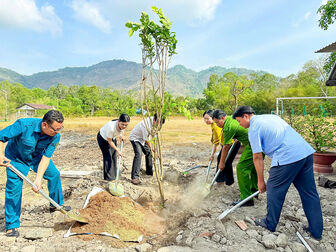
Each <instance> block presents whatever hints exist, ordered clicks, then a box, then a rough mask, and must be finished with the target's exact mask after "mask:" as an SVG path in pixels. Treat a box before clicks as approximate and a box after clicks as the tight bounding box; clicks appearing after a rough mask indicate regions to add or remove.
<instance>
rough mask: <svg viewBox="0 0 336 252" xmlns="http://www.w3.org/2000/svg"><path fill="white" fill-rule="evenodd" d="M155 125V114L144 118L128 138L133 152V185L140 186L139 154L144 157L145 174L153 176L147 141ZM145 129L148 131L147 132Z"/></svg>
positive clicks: (156, 121) (156, 119)
mask: <svg viewBox="0 0 336 252" xmlns="http://www.w3.org/2000/svg"><path fill="white" fill-rule="evenodd" d="M164 122H165V119H162V124H164ZM156 123H158V118H157V115H156V114H155V115H154V116H153V117H150V118H146V119H145V120H142V121H141V122H139V123H138V124H137V125H135V127H134V128H133V129H132V131H131V134H130V136H129V138H130V141H131V144H132V146H133V150H134V159H133V165H132V173H131V179H132V180H131V182H132V183H133V184H134V185H139V184H141V181H140V167H141V152H143V153H144V154H145V157H146V174H147V175H150V176H153V160H152V154H151V150H150V144H149V142H148V139H149V136H150V131H151V130H152V127H153V125H154V124H156ZM146 125H147V127H146ZM147 128H148V130H149V131H148V130H147Z"/></svg>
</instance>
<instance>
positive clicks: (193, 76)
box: [0, 60, 265, 97]
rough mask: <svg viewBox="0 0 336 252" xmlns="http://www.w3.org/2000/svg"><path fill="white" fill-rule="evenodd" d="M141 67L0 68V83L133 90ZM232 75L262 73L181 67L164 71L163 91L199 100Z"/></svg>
mask: <svg viewBox="0 0 336 252" xmlns="http://www.w3.org/2000/svg"><path fill="white" fill-rule="evenodd" d="M141 71H142V65H141V64H139V63H135V62H131V61H126V60H108V61H103V62H100V63H98V64H96V65H92V66H89V67H65V68H62V69H59V70H57V71H49V72H39V73H35V74H32V75H21V74H19V73H17V72H15V71H13V70H10V69H6V68H0V81H2V80H8V81H9V82H12V83H14V82H17V83H20V84H22V85H24V86H25V87H28V88H34V87H39V88H42V89H48V88H50V87H51V86H55V85H57V84H58V83H62V84H63V85H66V86H71V85H83V84H85V85H87V86H91V85H97V86H102V87H105V88H106V87H110V88H114V89H127V90H131V89H137V88H138V85H139V81H140V78H141ZM228 72H234V73H236V74H237V75H248V74H251V73H257V74H264V73H265V72H263V71H254V70H250V69H246V68H225V67H220V66H215V67H209V68H207V69H205V70H202V71H199V72H196V71H194V70H192V69H188V68H186V67H185V66H183V65H176V66H173V67H171V68H169V69H168V72H167V85H166V90H167V91H168V92H169V93H171V94H172V95H174V96H179V95H183V96H187V95H188V96H191V97H199V96H200V95H201V94H202V91H203V89H204V88H206V86H207V83H208V81H209V77H210V75H212V74H218V75H220V76H222V75H223V74H225V73H228Z"/></svg>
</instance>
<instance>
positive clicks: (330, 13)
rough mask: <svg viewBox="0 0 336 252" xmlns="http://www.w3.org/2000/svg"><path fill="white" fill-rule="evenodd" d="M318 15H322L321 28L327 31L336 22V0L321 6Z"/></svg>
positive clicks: (329, 0) (330, 0)
mask: <svg viewBox="0 0 336 252" xmlns="http://www.w3.org/2000/svg"><path fill="white" fill-rule="evenodd" d="M317 13H319V14H320V15H321V17H320V19H319V26H320V27H321V28H322V29H323V30H327V29H328V28H329V25H331V24H333V23H334V22H335V20H336V0H328V1H327V3H326V4H324V5H321V6H320V8H319V9H318V10H317Z"/></svg>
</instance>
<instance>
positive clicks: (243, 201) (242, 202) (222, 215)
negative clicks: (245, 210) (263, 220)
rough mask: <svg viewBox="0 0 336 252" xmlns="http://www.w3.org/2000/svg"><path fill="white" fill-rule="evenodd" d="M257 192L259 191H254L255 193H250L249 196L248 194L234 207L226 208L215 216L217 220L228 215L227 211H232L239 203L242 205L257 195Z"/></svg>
mask: <svg viewBox="0 0 336 252" xmlns="http://www.w3.org/2000/svg"><path fill="white" fill-rule="evenodd" d="M258 194H259V191H256V192H255V193H253V194H251V195H250V196H248V197H247V198H246V199H244V200H242V201H241V202H239V203H238V204H237V205H235V206H234V207H232V208H230V209H226V210H225V211H224V212H223V213H222V214H221V215H219V216H218V217H217V220H221V219H223V218H224V217H225V216H226V215H228V214H229V213H231V212H232V211H234V210H235V209H237V208H238V207H240V206H241V205H243V204H244V203H245V202H247V201H249V200H250V199H252V198H253V197H255V196H257V195H258Z"/></svg>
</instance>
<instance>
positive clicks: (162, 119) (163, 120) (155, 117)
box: [154, 113, 166, 124]
mask: <svg viewBox="0 0 336 252" xmlns="http://www.w3.org/2000/svg"><path fill="white" fill-rule="evenodd" d="M157 119H158V118H157V113H155V114H154V121H157ZM165 122H166V118H165V117H164V116H162V117H161V124H164V123H165Z"/></svg>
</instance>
